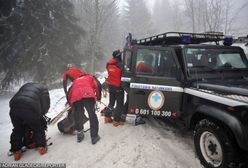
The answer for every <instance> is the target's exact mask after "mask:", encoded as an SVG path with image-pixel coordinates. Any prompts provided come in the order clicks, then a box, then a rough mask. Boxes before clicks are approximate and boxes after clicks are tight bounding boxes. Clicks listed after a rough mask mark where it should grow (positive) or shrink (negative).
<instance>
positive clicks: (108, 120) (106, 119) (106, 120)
mask: <svg viewBox="0 0 248 168" xmlns="http://www.w3.org/2000/svg"><path fill="white" fill-rule="evenodd" d="M112 122H113V120H112V118H111V117H104V123H105V124H108V123H112Z"/></svg>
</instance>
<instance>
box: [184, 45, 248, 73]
mask: <svg viewBox="0 0 248 168" xmlns="http://www.w3.org/2000/svg"><path fill="white" fill-rule="evenodd" d="M185 55H186V62H187V68H189V69H191V68H201V69H206V70H207V69H211V70H215V69H220V68H221V69H230V68H240V69H243V68H247V64H246V62H245V61H244V60H243V59H242V56H241V53H239V52H238V51H233V50H230V49H199V48H187V49H186V52H185Z"/></svg>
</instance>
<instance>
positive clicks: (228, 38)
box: [223, 36, 233, 46]
mask: <svg viewBox="0 0 248 168" xmlns="http://www.w3.org/2000/svg"><path fill="white" fill-rule="evenodd" d="M232 43H233V38H232V36H225V37H224V43H223V44H224V45H225V46H231V45H232Z"/></svg>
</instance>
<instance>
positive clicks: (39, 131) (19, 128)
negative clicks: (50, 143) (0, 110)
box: [10, 109, 47, 152]
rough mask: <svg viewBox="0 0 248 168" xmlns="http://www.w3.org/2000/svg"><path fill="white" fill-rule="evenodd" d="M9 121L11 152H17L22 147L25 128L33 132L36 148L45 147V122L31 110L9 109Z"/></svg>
mask: <svg viewBox="0 0 248 168" xmlns="http://www.w3.org/2000/svg"><path fill="white" fill-rule="evenodd" d="M10 119H11V122H12V124H13V127H14V128H13V130H12V133H11V135H10V144H11V149H10V150H11V151H14V152H15V151H18V150H20V149H21V148H22V146H23V145H24V144H23V142H24V137H25V130H26V128H27V126H28V127H29V128H30V129H31V130H32V131H33V132H34V137H35V143H36V146H37V147H45V146H46V134H45V130H46V128H47V127H46V121H45V119H44V118H43V117H42V116H39V115H38V114H37V113H36V112H35V111H33V110H31V109H10Z"/></svg>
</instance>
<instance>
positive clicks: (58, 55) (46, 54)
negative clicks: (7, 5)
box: [0, 0, 84, 88]
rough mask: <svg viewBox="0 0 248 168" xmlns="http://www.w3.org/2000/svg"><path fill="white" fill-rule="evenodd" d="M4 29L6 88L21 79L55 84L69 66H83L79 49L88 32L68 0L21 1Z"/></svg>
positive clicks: (0, 56)
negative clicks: (71, 64)
mask: <svg viewBox="0 0 248 168" xmlns="http://www.w3.org/2000/svg"><path fill="white" fill-rule="evenodd" d="M0 28H1V30H2V32H1V35H0V40H1V44H0V61H1V62H4V64H3V67H2V70H3V71H4V72H5V78H4V79H3V80H2V82H1V86H2V88H6V87H8V86H9V84H10V83H11V82H13V81H14V80H20V79H24V80H27V79H28V80H36V81H39V82H47V83H51V82H52V81H53V80H55V79H57V78H58V76H59V77H61V75H62V72H63V71H64V70H65V67H66V64H67V63H81V57H82V55H81V54H80V53H79V52H77V48H76V46H77V44H78V43H79V41H80V36H82V35H83V34H84V31H83V30H82V28H80V27H79V26H78V25H77V19H76V18H75V15H74V8H73V5H72V4H71V3H70V2H69V1H68V0H42V1H34V0H18V1H17V6H16V8H14V9H13V10H12V12H11V14H10V16H9V17H7V18H4V19H3V21H2V22H1V25H0ZM0 70H1V69H0Z"/></svg>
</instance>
